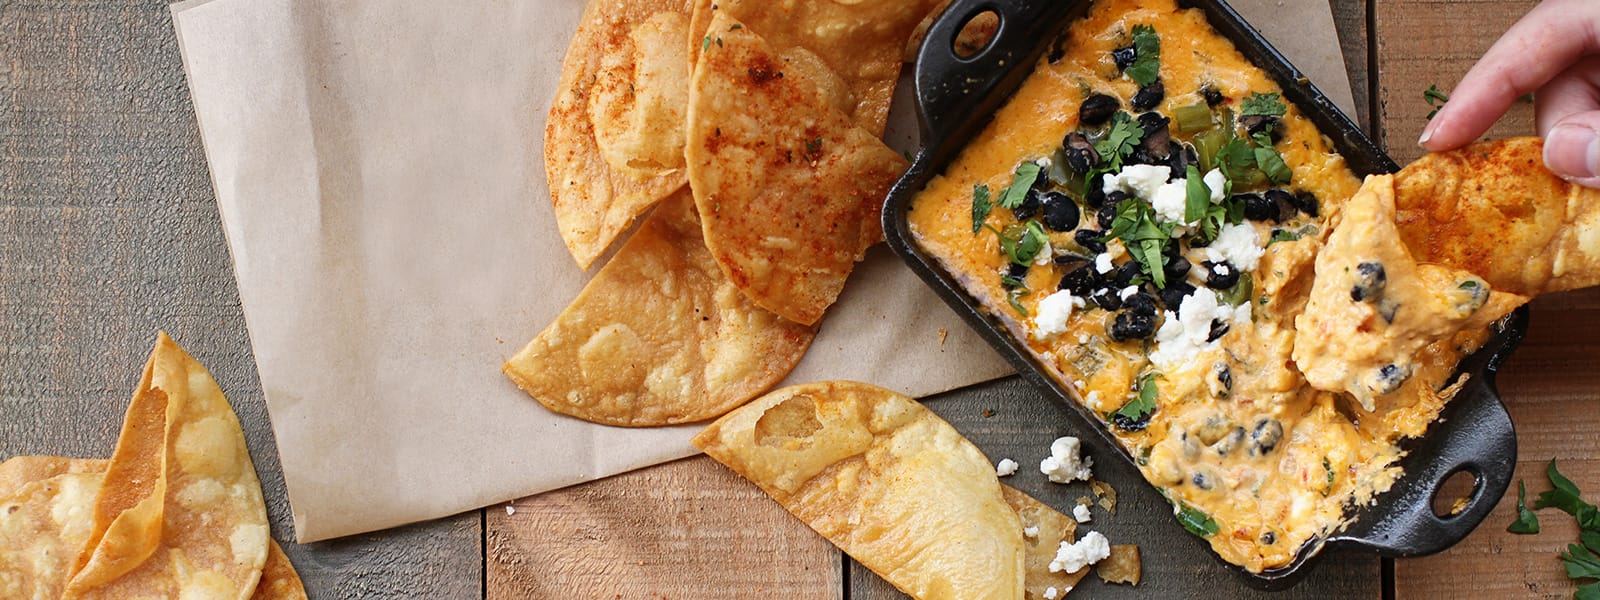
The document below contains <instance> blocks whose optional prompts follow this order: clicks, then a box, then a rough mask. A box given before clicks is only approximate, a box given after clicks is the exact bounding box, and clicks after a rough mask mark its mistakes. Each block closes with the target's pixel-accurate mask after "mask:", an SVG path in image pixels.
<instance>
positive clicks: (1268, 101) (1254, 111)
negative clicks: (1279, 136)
mask: <svg viewBox="0 0 1600 600" xmlns="http://www.w3.org/2000/svg"><path fill="white" fill-rule="evenodd" d="M1288 111H1289V107H1287V106H1284V105H1283V102H1280V101H1279V100H1278V94H1276V93H1271V94H1262V93H1255V94H1250V95H1249V96H1246V97H1245V99H1244V102H1243V103H1242V104H1241V105H1240V108H1239V116H1241V117H1248V116H1252V115H1263V116H1269V117H1281V116H1283V115H1284V113H1286V112H1288Z"/></svg>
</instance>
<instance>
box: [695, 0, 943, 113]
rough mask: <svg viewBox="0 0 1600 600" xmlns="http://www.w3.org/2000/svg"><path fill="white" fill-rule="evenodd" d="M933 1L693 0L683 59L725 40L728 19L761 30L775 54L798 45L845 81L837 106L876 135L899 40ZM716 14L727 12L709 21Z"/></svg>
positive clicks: (890, 93)
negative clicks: (844, 97) (721, 19)
mask: <svg viewBox="0 0 1600 600" xmlns="http://www.w3.org/2000/svg"><path fill="white" fill-rule="evenodd" d="M945 1H948V0H945ZM938 4H941V1H940V0H909V1H905V2H859V1H840V0H794V1H789V2H772V1H771V0H714V1H713V0H697V1H695V2H694V5H695V6H694V8H693V12H694V15H693V21H692V22H691V24H690V26H689V30H690V31H691V32H692V36H691V38H690V44H689V48H690V50H689V57H690V62H691V63H692V62H694V61H695V60H696V59H697V58H698V57H699V55H700V54H701V53H702V52H703V51H705V50H709V49H711V48H716V47H718V44H719V43H720V44H726V43H727V41H728V37H729V36H728V34H729V33H735V31H730V27H732V26H733V25H734V24H735V23H737V24H738V25H739V27H740V28H748V29H749V30H752V31H754V32H755V33H756V34H757V35H759V36H761V37H763V38H765V39H766V40H767V42H768V43H769V44H770V45H771V47H772V48H774V49H775V51H776V52H777V54H780V55H784V56H789V55H790V51H791V49H793V48H797V47H798V48H804V49H806V50H807V51H808V52H809V53H810V54H812V55H814V56H816V57H817V58H819V59H820V60H821V62H822V63H823V64H825V65H827V70H829V71H831V72H834V73H838V76H839V78H840V79H842V80H843V81H844V82H845V83H846V84H847V85H848V88H849V92H850V100H849V102H848V103H847V106H848V108H847V109H846V110H845V111H844V112H845V114H846V115H848V117H849V118H850V119H851V120H852V121H853V122H854V123H855V124H856V125H858V126H860V127H861V128H862V129H865V130H866V131H867V132H868V133H869V134H871V135H872V137H874V138H875V137H877V136H880V135H883V128H884V125H885V124H886V123H887V122H888V119H889V104H890V102H891V101H892V100H893V97H894V86H895V83H897V82H898V80H899V78H900V63H901V55H902V54H903V53H904V48H905V46H906V43H907V40H908V39H910V37H911V32H912V30H913V29H915V28H916V26H917V24H918V23H920V22H922V20H923V18H924V17H926V16H927V15H928V13H929V11H930V10H931V9H932V8H933V7H934V6H936V5H938ZM719 15H721V16H726V17H728V18H729V19H731V20H730V21H729V22H727V23H725V24H722V25H720V26H719V25H714V24H713V23H712V22H713V20H714V19H715V18H716V17H717V16H719ZM750 114H759V113H750Z"/></svg>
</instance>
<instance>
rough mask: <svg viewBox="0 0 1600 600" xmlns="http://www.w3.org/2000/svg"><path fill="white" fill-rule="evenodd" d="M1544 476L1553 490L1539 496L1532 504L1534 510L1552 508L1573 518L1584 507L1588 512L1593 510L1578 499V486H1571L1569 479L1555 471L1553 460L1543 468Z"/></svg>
mask: <svg viewBox="0 0 1600 600" xmlns="http://www.w3.org/2000/svg"><path fill="white" fill-rule="evenodd" d="M1545 474H1546V475H1548V476H1549V477H1550V485H1551V486H1553V487H1554V488H1555V489H1552V490H1550V491H1548V492H1545V493H1543V494H1539V498H1538V499H1536V500H1535V501H1534V503H1533V508H1534V509H1536V510H1537V509H1541V508H1549V507H1552V506H1553V507H1556V508H1559V509H1561V511H1562V512H1565V513H1567V514H1569V515H1572V516H1574V517H1577V516H1580V515H1579V513H1582V512H1584V508H1585V507H1587V508H1589V509H1590V510H1593V509H1594V507H1593V506H1590V504H1589V503H1588V502H1584V501H1583V498H1581V497H1579V495H1578V486H1577V485H1575V484H1573V483H1572V480H1571V479H1567V478H1566V477H1565V476H1563V475H1562V474H1561V471H1558V470H1556V461H1555V459H1551V460H1550V466H1548V467H1546V468H1545Z"/></svg>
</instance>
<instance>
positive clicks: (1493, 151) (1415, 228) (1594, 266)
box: [1394, 137, 1600, 296]
mask: <svg viewBox="0 0 1600 600" xmlns="http://www.w3.org/2000/svg"><path fill="white" fill-rule="evenodd" d="M1543 149H1544V142H1543V141H1542V140H1540V139H1539V138H1534V137H1523V138H1509V139H1503V140H1496V141H1492V142H1483V143H1478V144H1472V145H1469V146H1466V147H1464V148H1461V149H1459V150H1454V151H1451V152H1442V153H1438V154H1429V155H1427V156H1423V157H1422V158H1420V159H1417V161H1416V162H1414V163H1411V164H1410V165H1408V166H1406V168H1404V169H1401V170H1400V172H1399V173H1398V174H1396V175H1395V177H1394V190H1395V205H1396V208H1397V212H1396V221H1397V222H1398V223H1399V226H1400V236H1401V237H1402V239H1404V240H1405V243H1406V246H1408V247H1409V248H1410V249H1411V251H1412V253H1413V254H1415V256H1416V258H1417V260H1418V261H1420V262H1428V263H1439V264H1443V265H1448V266H1450V267H1454V268H1457V269H1462V270H1466V271H1470V272H1471V273H1473V274H1475V275H1477V276H1479V277H1482V278H1483V279H1485V280H1487V281H1488V282H1489V284H1490V285H1491V286H1493V287H1494V288H1495V289H1497V290H1501V291H1504V292H1509V293H1513V294H1518V295H1522V296H1536V295H1539V294H1543V293H1547V292H1559V291H1562V290H1570V289H1576V288H1580V287H1589V286H1593V285H1597V284H1600V190H1593V189H1589V188H1585V187H1582V186H1578V185H1575V184H1572V183H1568V182H1566V181H1564V180H1562V179H1561V178H1559V177H1556V176H1555V175H1554V174H1552V173H1550V171H1549V170H1547V169H1545V167H1544V159H1543Z"/></svg>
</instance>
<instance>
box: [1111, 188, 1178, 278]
mask: <svg viewBox="0 0 1600 600" xmlns="http://www.w3.org/2000/svg"><path fill="white" fill-rule="evenodd" d="M1175 227H1177V224H1176V223H1158V222H1157V221H1156V219H1155V210H1154V209H1152V208H1150V205H1149V204H1145V203H1144V202H1141V201H1139V200H1135V199H1133V198H1129V199H1127V200H1123V201H1122V202H1120V203H1118V204H1117V216H1116V218H1114V219H1112V220H1111V229H1110V231H1108V232H1107V234H1106V235H1107V236H1108V237H1114V238H1117V239H1119V240H1122V245H1123V246H1124V247H1126V248H1127V249H1128V254H1129V255H1130V256H1132V257H1133V260H1134V261H1136V262H1138V263H1139V267H1140V270H1141V271H1143V272H1144V273H1145V274H1146V275H1149V276H1150V279H1151V280H1152V281H1154V282H1155V284H1156V287H1158V288H1166V287H1167V281H1166V274H1165V272H1164V270H1163V269H1162V268H1161V267H1162V265H1163V264H1164V263H1165V262H1166V257H1165V256H1164V255H1162V252H1161V251H1162V250H1163V249H1165V248H1166V245H1167V244H1169V243H1171V241H1172V239H1171V238H1172V231H1173V229H1174V228H1175Z"/></svg>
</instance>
